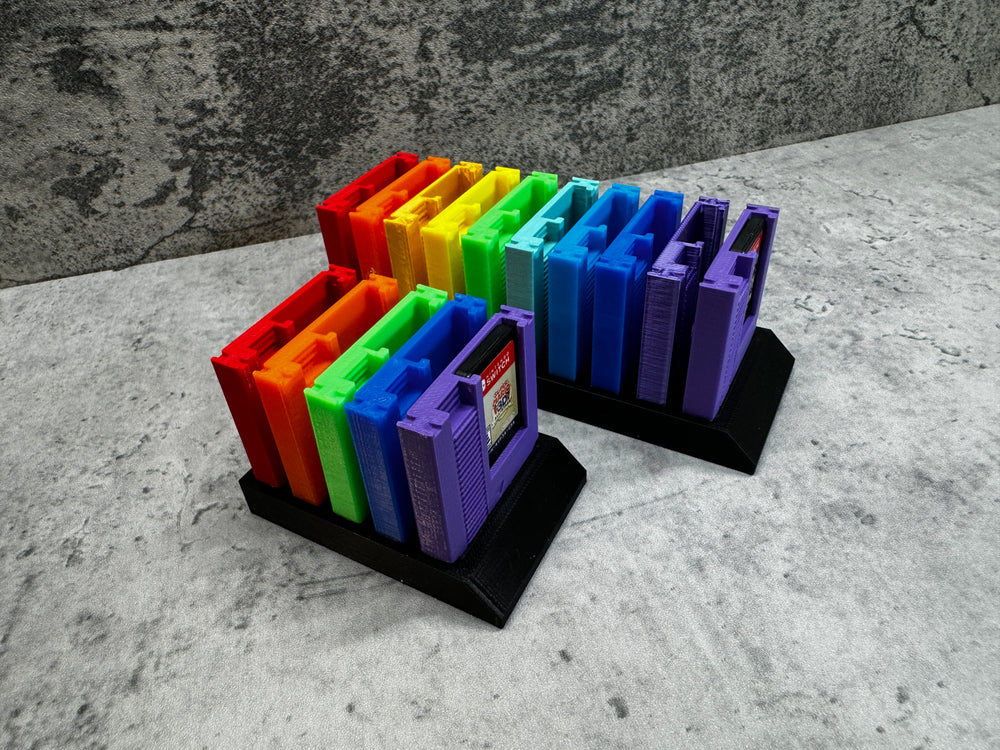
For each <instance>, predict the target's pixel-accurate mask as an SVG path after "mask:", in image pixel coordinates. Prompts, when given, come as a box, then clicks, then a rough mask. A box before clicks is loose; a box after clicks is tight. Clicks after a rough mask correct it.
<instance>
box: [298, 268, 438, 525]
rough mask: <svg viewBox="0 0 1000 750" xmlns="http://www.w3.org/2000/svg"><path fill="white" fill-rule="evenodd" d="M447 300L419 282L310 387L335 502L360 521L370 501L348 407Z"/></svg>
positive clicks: (309, 397) (308, 401)
mask: <svg viewBox="0 0 1000 750" xmlns="http://www.w3.org/2000/svg"><path fill="white" fill-rule="evenodd" d="M445 302H447V295H446V294H445V293H444V292H442V291H440V290H438V289H430V288H428V287H425V286H418V287H417V288H416V289H415V290H414V291H412V292H410V293H409V294H407V295H406V296H405V297H403V299H402V300H400V301H399V304H397V305H396V306H395V307H393V308H392V309H391V310H390V311H389V312H388V313H386V314H385V315H384V316H383V317H382V318H381V320H379V321H378V322H377V323H375V324H374V325H373V326H372V327H371V328H370V329H369V330H368V331H367V332H366V333H365V334H364V335H362V336H361V337H360V338H359V339H358V340H357V341H356V342H355V343H354V344H353V345H352V346H351V347H350V348H349V349H347V350H346V351H345V352H344V353H343V354H342V355H341V356H340V357H339V358H338V359H337V360H336V361H335V362H333V363H332V364H331V365H330V366H329V367H328V368H327V369H326V370H325V371H324V372H323V373H322V374H321V375H319V376H318V377H317V378H316V379H315V381H314V382H313V383H312V386H311V387H309V388H306V389H305V400H306V404H307V406H308V410H309V417H310V419H311V421H312V429H313V434H314V435H315V438H316V447H317V448H318V450H319V458H320V463H321V465H322V469H323V476H324V478H325V481H326V488H327V491H328V492H329V495H330V505H331V507H332V508H333V512H334V513H336V514H337V515H339V516H343V517H344V518H347V519H349V520H351V521H355V522H356V523H361V522H362V521H364V520H365V519H366V518H367V517H368V499H367V496H366V495H365V488H364V483H363V482H362V479H361V468H360V467H359V466H358V457H357V454H356V453H355V450H354V441H353V439H352V438H351V430H350V427H349V426H348V423H347V413H346V411H345V407H346V405H347V404H348V403H349V402H350V401H352V400H353V399H354V394H355V393H357V391H358V389H359V388H361V387H362V386H363V385H364V384H365V383H366V382H368V379H369V378H371V377H372V376H373V375H374V374H375V373H376V372H378V370H379V368H380V367H381V366H382V365H383V364H385V362H386V361H387V360H388V359H389V357H391V356H392V355H393V354H394V353H395V352H396V351H398V350H399V348H400V347H401V346H402V345H403V344H404V343H406V341H407V340H408V339H409V338H410V336H412V335H413V334H414V333H416V332H417V331H418V330H419V329H420V327H421V326H422V325H423V324H424V323H426V322H427V321H428V320H430V317H431V316H432V315H433V314H434V313H435V312H437V311H438V310H439V309H440V308H441V307H442V306H443V305H444V304H445Z"/></svg>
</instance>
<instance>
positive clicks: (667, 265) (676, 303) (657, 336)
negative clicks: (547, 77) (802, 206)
mask: <svg viewBox="0 0 1000 750" xmlns="http://www.w3.org/2000/svg"><path fill="white" fill-rule="evenodd" d="M728 213H729V201H726V200H719V199H716V198H706V197H705V196H702V197H701V198H699V199H698V200H697V201H696V202H695V204H694V205H693V206H692V207H691V209H690V210H689V211H688V212H687V215H686V216H685V217H684V219H683V220H682V221H681V225H680V227H679V228H678V229H677V232H676V233H675V234H674V236H673V238H672V239H671V240H670V242H668V243H667V246H666V248H664V250H663V252H661V253H660V254H659V256H658V257H657V258H656V260H654V261H653V267H652V268H651V269H650V271H649V273H648V274H647V275H646V300H645V304H644V312H643V320H642V341H641V344H640V348H639V374H638V383H637V386H636V398H639V399H641V400H643V401H650V402H652V403H654V404H666V403H668V402H669V403H670V406H671V408H675V409H680V407H681V400H682V399H683V396H684V381H685V379H686V377H687V367H688V355H689V352H690V349H691V324H692V323H693V322H694V313H695V307H696V305H697V302H698V284H699V283H701V280H702V278H703V277H704V275H705V271H707V270H708V267H709V265H710V264H711V262H712V260H713V259H714V258H715V256H716V253H717V252H718V250H719V245H720V244H721V243H722V240H723V238H724V236H725V232H726V218H727V215H728Z"/></svg>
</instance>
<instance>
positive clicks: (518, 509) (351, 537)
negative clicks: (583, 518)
mask: <svg viewBox="0 0 1000 750" xmlns="http://www.w3.org/2000/svg"><path fill="white" fill-rule="evenodd" d="M586 481H587V471H586V469H584V468H583V466H581V465H580V463H579V462H578V461H577V460H576V459H575V458H574V457H573V455H572V454H571V453H570V452H569V451H568V450H566V448H565V447H564V446H563V444H562V443H560V442H559V441H558V440H557V439H555V438H553V437H549V436H548V435H539V436H538V442H536V443H535V448H534V450H533V451H532V452H531V455H530V456H529V457H528V460H527V461H525V463H524V466H523V467H522V468H521V471H520V472H518V474H517V476H516V477H515V479H514V481H513V482H512V483H511V485H510V487H508V488H507V491H506V492H504V494H503V497H501V498H500V501H499V502H498V503H497V506H496V508H494V509H493V512H492V513H490V515H489V516H488V518H487V519H486V522H485V523H484V524H483V527H482V528H481V529H480V531H479V533H478V534H477V535H476V538H475V539H474V540H473V541H472V543H471V544H470V545H469V547H468V549H467V550H466V551H465V554H463V555H462V556H461V557H460V558H459V559H458V560H457V561H455V562H454V563H453V564H450V565H449V564H447V563H443V562H440V561H438V560H435V559H433V558H431V557H428V556H427V555H425V554H423V553H422V552H421V551H420V548H419V546H418V545H417V544H416V542H414V543H413V544H411V545H409V544H408V545H404V544H398V543H396V542H394V541H392V540H390V539H387V538H385V537H383V536H381V535H379V534H377V533H376V532H375V529H374V527H373V526H372V524H371V521H370V520H368V521H366V522H365V523H363V524H357V523H353V522H352V521H348V520H346V519H344V518H341V517H340V516H336V515H334V514H333V511H331V510H330V504H329V503H324V504H323V505H321V506H315V505H310V504H309V503H305V502H303V501H301V500H299V499H298V498H296V497H294V496H292V494H291V491H290V490H289V488H288V487H287V486H285V487H280V488H274V487H271V486H269V485H267V484H264V483H263V482H260V481H258V480H256V479H254V476H253V473H252V472H247V473H246V475H244V477H243V478H242V479H241V480H240V487H241V488H242V490H243V496H244V497H245V498H246V501H247V506H249V508H250V511H251V512H252V513H254V514H256V515H258V516H261V517H262V518H266V519H267V520H269V521H272V522H273V523H276V524H278V525H279V526H283V527H284V528H286V529H288V530H289V531H293V532H295V533H296V534H299V535H300V536H303V537H305V538H306V539H310V540H311V541H314V542H317V543H318V544H322V545H323V546H324V547H328V548H330V549H332V550H334V551H336V552H339V553H340V554H342V555H344V556H345V557H349V558H351V559H352V560H357V561H358V562H360V563H362V564H363V565H367V566H368V567H369V568H372V569H373V570H377V571H378V572H380V573H384V574H385V575H387V576H389V577H390V578H395V579H396V580H397V581H401V582H403V583H405V584H407V585H408V586H412V587H413V588H415V589H419V590H420V591H423V592H424V593H426V594H430V595H431V596H433V597H435V598H437V599H440V600H441V601H443V602H446V603H448V604H451V605H452V606H454V607H457V608H458V609H461V610H463V611H465V612H468V613H469V614H471V615H474V616H476V617H478V618H480V619H482V620H486V621H487V622H489V623H492V624H493V625H496V626H497V627H498V628H502V627H503V626H504V624H505V623H506V622H507V618H508V617H510V613H511V612H512V611H513V610H514V606H515V605H516V604H517V601H518V599H520V598H521V594H522V593H524V589H525V588H526V587H527V585H528V582H529V581H530V580H531V576H532V575H533V574H534V572H535V569H536V568H537V567H538V564H539V562H541V560H542V557H543V556H544V555H545V551H546V550H547V549H548V548H549V545H550V544H551V543H552V540H553V539H554V538H555V535H556V533H557V532H558V531H559V527H560V526H562V522H563V520H564V519H565V518H566V514H567V513H569V510H570V508H571V507H573V502H574V501H575V500H576V498H577V496H578V495H579V494H580V491H581V490H582V489H583V485H584V484H585V483H586Z"/></svg>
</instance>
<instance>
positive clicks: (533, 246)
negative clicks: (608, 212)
mask: <svg viewBox="0 0 1000 750" xmlns="http://www.w3.org/2000/svg"><path fill="white" fill-rule="evenodd" d="M597 187H598V183H597V180H584V179H582V178H580V177H574V178H573V179H572V180H571V181H570V182H569V183H567V184H566V185H564V186H563V187H562V189H561V190H559V192H558V193H556V194H555V196H553V198H552V199H551V200H549V202H548V203H546V204H545V205H544V206H542V208H541V209H540V210H539V211H538V213H536V214H535V215H534V216H532V217H531V218H530V219H528V221H527V222H526V223H525V225H524V226H523V227H521V228H520V229H519V230H518V231H517V232H515V233H514V236H513V237H511V239H510V241H509V242H508V243H507V249H506V253H505V256H506V271H507V304H508V306H510V307H517V308H520V309H521V310H531V311H532V312H533V313H535V348H536V350H537V354H538V359H539V363H540V365H539V370H540V371H542V372H544V371H545V365H544V362H545V360H546V359H547V357H548V350H549V344H548V341H549V337H548V332H549V315H548V310H549V271H548V269H549V253H551V252H552V248H554V247H555V246H556V243H557V242H559V240H561V239H562V238H563V235H565V234H566V232H567V230H569V229H570V227H572V226H573V225H574V224H576V222H578V221H579V220H580V217H582V216H583V215H584V214H585V213H587V210H588V209H589V208H590V207H591V206H593V205H594V201H596V200H597Z"/></svg>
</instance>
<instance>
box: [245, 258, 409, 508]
mask: <svg viewBox="0 0 1000 750" xmlns="http://www.w3.org/2000/svg"><path fill="white" fill-rule="evenodd" d="M398 301H399V293H398V291H397V287H396V280H395V279H390V278H387V277H385V276H375V275H373V276H372V277H371V278H369V279H366V280H365V281H362V282H361V283H360V284H358V285H357V286H356V287H354V288H353V289H351V290H350V291H349V292H348V293H347V294H345V295H344V296H343V297H342V298H341V299H340V300H339V301H338V302H336V303H335V304H334V305H333V306H332V307H330V308H329V309H328V310H327V311H326V312H324V313H323V314H322V315H320V316H319V317H318V318H316V320H314V321H313V322H312V323H310V324H309V325H308V326H307V327H306V328H304V329H303V330H302V332H301V333H299V334H298V335H297V336H295V338H293V339H292V340H291V341H289V342H288V343H287V344H285V345H284V346H283V347H282V348H281V349H279V350H278V352H277V353H276V354H274V355H273V356H272V357H271V358H270V359H269V360H267V362H265V363H264V366H263V367H262V368H261V369H259V370H257V371H255V372H254V373H253V377H254V381H255V382H256V384H257V391H258V393H259V394H260V400H261V403H262V404H263V406H264V413H265V414H266V415H267V421H268V424H269V425H270V426H271V433H272V434H273V435H274V441H275V443H276V444H277V446H278V454H279V455H280V456H281V463H282V465H283V466H284V468H285V473H286V475H287V476H288V483H289V485H291V488H292V494H293V495H295V496H296V497H298V498H300V499H302V500H305V501H306V502H309V503H312V504H313V505H319V504H320V503H322V502H323V501H324V500H326V499H327V497H328V495H327V491H326V481H325V480H324V478H323V466H322V464H320V460H319V451H318V450H317V449H316V439H315V438H314V437H313V429H312V422H310V420H309V408H308V406H306V399H305V396H304V395H303V391H304V390H305V389H306V388H308V387H310V386H311V385H312V384H313V383H314V382H315V380H316V378H317V377H318V376H319V375H320V374H322V372H323V371H324V370H326V368H327V367H329V366H330V365H331V364H332V363H333V361H334V360H336V359H337V357H339V356H340V355H341V353H342V352H343V351H345V350H346V349H347V348H348V347H350V346H351V345H352V344H353V343H354V342H355V341H357V340H358V339H359V338H361V336H362V335H364V333H365V332H366V331H367V330H368V329H369V328H371V327H372V326H373V325H374V324H375V323H376V322H378V320H379V318H381V317H382V316H383V315H384V314H385V313H386V312H388V311H389V309H391V308H392V306H393V305H395V304H396V302H398Z"/></svg>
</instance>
